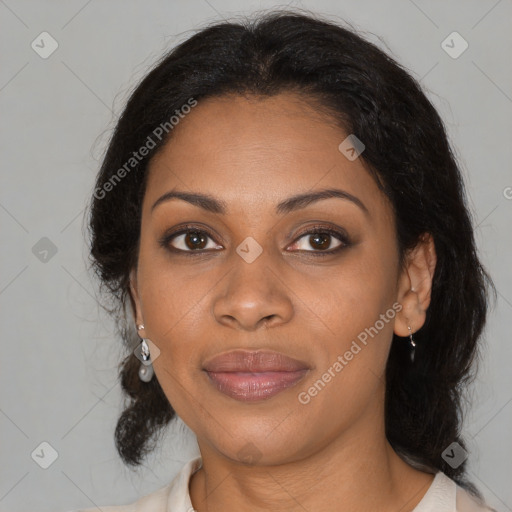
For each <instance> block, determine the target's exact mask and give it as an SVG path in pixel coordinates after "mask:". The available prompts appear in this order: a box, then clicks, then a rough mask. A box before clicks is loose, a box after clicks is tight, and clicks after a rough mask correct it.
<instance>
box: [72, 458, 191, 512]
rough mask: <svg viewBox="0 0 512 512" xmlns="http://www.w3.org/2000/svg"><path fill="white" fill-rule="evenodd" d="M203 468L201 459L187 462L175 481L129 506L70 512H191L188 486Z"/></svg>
mask: <svg viewBox="0 0 512 512" xmlns="http://www.w3.org/2000/svg"><path fill="white" fill-rule="evenodd" d="M200 466H201V457H196V458H195V459H193V460H191V461H189V462H187V463H186V464H185V465H184V466H183V468H182V469H181V470H180V472H179V473H178V474H177V475H176V476H175V477H174V479H173V480H172V481H171V482H170V483H169V484H167V485H166V486H165V487H161V488H160V489H158V490H156V491H154V492H152V493H151V494H148V495H146V496H143V497H141V498H139V499H138V500H137V501H135V502H133V503H129V504H127V505H112V506H102V507H93V508H86V509H78V510H73V511H70V512H98V510H101V511H102V512H190V510H193V508H192V503H191V501H190V494H189V490H188V484H189V481H190V477H191V475H192V474H193V473H194V472H195V471H197V470H198V469H199V468H200Z"/></svg>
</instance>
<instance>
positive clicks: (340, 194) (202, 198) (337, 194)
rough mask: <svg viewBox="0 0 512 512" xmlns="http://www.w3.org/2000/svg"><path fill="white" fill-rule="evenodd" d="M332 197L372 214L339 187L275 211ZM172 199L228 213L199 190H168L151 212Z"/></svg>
mask: <svg viewBox="0 0 512 512" xmlns="http://www.w3.org/2000/svg"><path fill="white" fill-rule="evenodd" d="M331 198H338V199H344V200H347V201H351V202H352V203H353V204H355V205H357V206H358V207H359V208H360V209H361V210H362V211H363V212H364V213H365V214H366V215H369V214H370V212H369V211H368V208H366V206H365V205H364V203H363V202H362V201H361V200H360V199H359V198H358V197H356V196H354V195H352V194H350V193H348V192H346V191H345V190H341V189H337V188H329V189H324V190H318V191H316V192H306V193H304V194H297V195H295V196H292V197H289V198H287V199H285V200H284V201H282V202H280V203H278V204H277V205H276V208H275V211H276V213H277V214H278V215H283V214H285V213H290V212H292V211H296V210H300V209H302V208H305V207H306V206H308V205H310V204H312V203H315V202H317V201H321V200H323V199H331ZM172 199H181V200H182V201H186V202H187V203H190V204H192V205H194V206H198V207H199V208H202V209H203V210H206V211H208V212H211V213H216V214H220V215H225V214H226V213H227V204H226V202H225V201H222V200H220V199H217V198H215V197H213V196H211V195H209V194H201V193H199V192H195V193H191V192H180V191H177V190H171V191H170V192H167V193H166V194H164V195H163V196H161V197H159V198H158V199H157V200H156V201H155V203H154V204H153V206H152V207H151V212H153V210H154V209H155V208H156V207H157V206H158V205H160V204H162V203H164V202H167V201H171V200H172Z"/></svg>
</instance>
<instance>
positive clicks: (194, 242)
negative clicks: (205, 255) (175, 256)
mask: <svg viewBox="0 0 512 512" xmlns="http://www.w3.org/2000/svg"><path fill="white" fill-rule="evenodd" d="M184 236H185V239H184V241H185V245H186V246H187V247H188V248H189V249H192V250H193V249H204V248H205V244H206V239H207V238H208V237H206V236H204V234H203V233H201V232H200V231H188V232H187V233H186V234H185V235H184Z"/></svg>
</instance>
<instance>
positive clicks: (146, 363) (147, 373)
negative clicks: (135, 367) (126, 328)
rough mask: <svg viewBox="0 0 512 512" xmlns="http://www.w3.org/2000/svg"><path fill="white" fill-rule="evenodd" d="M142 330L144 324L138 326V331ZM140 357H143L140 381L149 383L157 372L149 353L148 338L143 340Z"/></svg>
mask: <svg viewBox="0 0 512 512" xmlns="http://www.w3.org/2000/svg"><path fill="white" fill-rule="evenodd" d="M141 329H144V324H140V325H138V326H137V330H138V331H140V330H141ZM140 355H141V357H142V362H141V364H140V368H139V379H140V380H141V381H143V382H149V381H150V380H151V379H152V378H153V375H154V374H155V371H154V370H153V365H152V364H151V354H150V352H149V346H148V343H147V338H142V343H141V351H140Z"/></svg>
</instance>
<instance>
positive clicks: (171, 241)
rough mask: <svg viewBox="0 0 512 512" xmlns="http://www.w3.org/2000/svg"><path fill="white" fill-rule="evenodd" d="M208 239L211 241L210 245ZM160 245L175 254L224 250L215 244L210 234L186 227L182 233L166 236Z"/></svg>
mask: <svg viewBox="0 0 512 512" xmlns="http://www.w3.org/2000/svg"><path fill="white" fill-rule="evenodd" d="M208 239H210V240H211V243H210V244H209V243H208ZM160 245H162V246H163V247H166V248H168V249H170V250H171V251H173V252H199V251H203V250H210V249H222V246H221V245H217V244H215V243H214V242H213V239H212V237H211V236H210V234H209V233H208V232H206V231H204V230H202V229H197V228H194V227H185V228H182V229H181V230H180V231H177V232H176V231H175V232H174V233H170V234H168V235H165V236H164V237H163V238H162V239H161V240H160Z"/></svg>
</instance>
